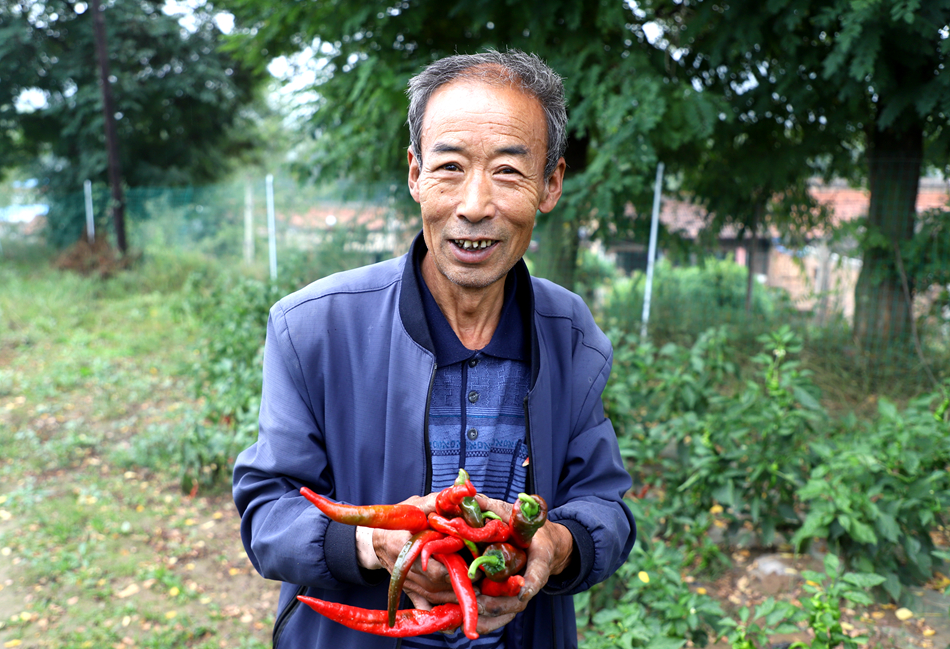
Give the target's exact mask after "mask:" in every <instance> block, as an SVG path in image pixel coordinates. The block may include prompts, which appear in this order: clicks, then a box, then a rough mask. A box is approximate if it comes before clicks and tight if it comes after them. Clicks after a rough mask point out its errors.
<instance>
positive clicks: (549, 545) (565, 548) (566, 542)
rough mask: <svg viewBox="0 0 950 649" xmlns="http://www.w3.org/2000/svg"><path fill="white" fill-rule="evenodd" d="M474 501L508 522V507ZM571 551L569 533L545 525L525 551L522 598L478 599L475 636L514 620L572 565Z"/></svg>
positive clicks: (557, 526) (549, 523) (483, 499)
mask: <svg viewBox="0 0 950 649" xmlns="http://www.w3.org/2000/svg"><path fill="white" fill-rule="evenodd" d="M477 500H478V504H479V505H480V506H481V508H482V510H483V511H490V512H493V513H495V514H497V515H498V516H500V517H501V518H502V520H504V521H508V519H510V518H511V503H506V502H504V501H501V500H495V499H492V498H488V497H486V496H482V495H479V496H477ZM573 549H574V537H573V536H571V532H570V530H568V529H567V528H566V527H564V526H563V525H560V524H558V523H554V522H552V521H546V522H545V523H544V525H543V526H542V527H541V529H539V530H538V531H537V533H535V535H534V538H533V539H531V545H530V546H529V547H528V549H527V550H526V552H527V554H528V563H527V565H526V566H525V573H524V587H523V588H522V589H521V594H520V595H519V596H518V597H489V596H487V595H479V596H478V609H479V611H478V612H479V616H478V632H479V633H487V632H489V631H493V630H494V629H497V628H499V627H501V626H503V625H505V624H507V623H508V622H510V621H511V620H512V619H514V617H515V615H516V614H517V613H520V612H521V611H523V610H524V609H525V607H526V606H527V605H528V602H530V601H531V598H532V597H534V596H535V595H537V594H538V592H539V591H540V590H541V589H542V588H543V587H544V585H545V584H547V583H548V579H549V578H550V577H551V575H557V574H560V573H562V572H564V570H565V569H566V568H567V567H568V565H569V564H570V562H571V552H572V550H573Z"/></svg>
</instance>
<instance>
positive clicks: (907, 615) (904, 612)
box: [894, 608, 914, 622]
mask: <svg viewBox="0 0 950 649" xmlns="http://www.w3.org/2000/svg"><path fill="white" fill-rule="evenodd" d="M894 615H895V616H896V617H897V619H898V620H900V621H901V622H906V621H907V620H909V619H911V618H912V617H914V614H913V613H912V612H911V611H910V609H907V608H899V609H897V610H896V611H894Z"/></svg>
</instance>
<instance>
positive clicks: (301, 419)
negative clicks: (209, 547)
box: [233, 303, 370, 588]
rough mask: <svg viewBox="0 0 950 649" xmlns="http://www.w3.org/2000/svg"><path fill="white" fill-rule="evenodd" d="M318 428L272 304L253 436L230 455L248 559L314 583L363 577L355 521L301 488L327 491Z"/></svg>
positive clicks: (274, 573) (271, 574)
mask: <svg viewBox="0 0 950 649" xmlns="http://www.w3.org/2000/svg"><path fill="white" fill-rule="evenodd" d="M329 476H330V471H329V467H328V463H327V457H326V453H325V443H324V436H323V431H322V430H321V429H320V426H319V425H318V417H317V416H316V415H315V409H314V407H313V404H312V403H311V400H310V398H309V396H308V391H307V388H306V383H305V381H304V376H303V372H302V370H301V365H300V362H299V359H298V357H297V353H296V351H295V350H294V346H293V341H292V340H291V338H290V334H289V331H288V328H287V324H286V319H285V316H284V312H283V310H282V309H281V307H280V304H279V303H278V304H277V305H275V306H274V307H273V308H272V309H271V314H270V318H269V319H268V323H267V340H266V343H265V345H264V375H263V392H262V395H261V411H260V426H259V435H258V440H257V442H256V443H255V444H253V445H252V446H251V447H250V448H248V449H247V450H245V451H244V452H242V453H241V454H240V455H239V456H238V458H237V461H236V462H235V466H234V482H233V495H234V502H235V504H236V505H237V508H238V512H239V513H240V515H241V538H242V540H243V542H244V548H245V550H246V551H247V555H248V557H249V558H250V560H251V563H252V564H253V565H254V567H255V568H256V569H257V571H258V572H260V573H261V575H262V576H264V577H265V578H267V579H274V580H278V581H285V582H289V583H293V584H299V585H305V586H314V587H318V588H342V587H345V586H349V585H352V584H362V585H369V583H370V582H368V581H367V579H366V577H368V576H369V575H370V573H366V572H365V571H363V570H362V569H361V568H360V567H359V563H358V560H357V557H356V540H355V530H356V528H355V527H352V526H349V525H341V524H339V523H335V522H332V521H330V520H329V519H328V518H327V517H326V516H324V515H323V514H322V513H321V512H320V511H319V510H318V509H317V508H316V507H314V506H313V505H311V504H310V503H309V502H308V501H307V500H306V499H304V498H303V496H301V495H300V487H301V486H307V487H309V488H311V489H313V490H314V491H316V492H318V493H322V494H325V495H327V496H328V497H332V493H330V492H331V488H332V484H331V480H330V478H329Z"/></svg>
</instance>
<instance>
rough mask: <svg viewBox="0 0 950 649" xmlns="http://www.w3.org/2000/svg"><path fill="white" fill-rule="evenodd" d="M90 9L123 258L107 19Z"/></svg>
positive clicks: (114, 215)
mask: <svg viewBox="0 0 950 649" xmlns="http://www.w3.org/2000/svg"><path fill="white" fill-rule="evenodd" d="M90 8H91V9H92V12H91V13H92V18H93V29H94V31H95V38H96V56H97V58H98V59H99V78H100V81H101V83H102V113H103V117H104V118H105V122H106V150H107V154H108V160H109V186H110V187H111V188H112V222H113V224H114V225H115V238H116V245H117V246H118V248H119V252H121V253H122V255H123V256H124V255H125V254H126V253H127V252H128V248H129V247H128V244H127V243H126V239H125V197H124V195H123V192H122V165H121V163H120V161H119V138H118V135H116V129H115V108H114V102H113V101H112V83H111V82H110V81H109V77H110V74H109V50H108V47H106V27H105V18H104V16H103V13H102V10H103V8H102V7H101V6H100V5H99V0H92V2H91V4H90Z"/></svg>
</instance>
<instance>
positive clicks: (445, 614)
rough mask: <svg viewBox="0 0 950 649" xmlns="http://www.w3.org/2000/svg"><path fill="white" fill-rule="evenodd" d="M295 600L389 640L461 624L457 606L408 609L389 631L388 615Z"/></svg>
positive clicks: (319, 601) (399, 614) (309, 599)
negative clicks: (425, 609) (424, 609)
mask: <svg viewBox="0 0 950 649" xmlns="http://www.w3.org/2000/svg"><path fill="white" fill-rule="evenodd" d="M297 599H299V600H300V601H301V602H303V603H304V604H306V605H307V606H309V607H310V608H312V609H313V610H315V611H316V612H317V613H320V614H321V615H324V616H326V617H327V618H328V619H330V620H333V621H334V622H339V623H340V624H342V625H343V626H345V627H347V628H350V629H355V630H356V631H364V632H366V633H372V634H375V635H381V636H386V637H388V638H408V637H409V636H417V635H426V634H428V633H435V632H437V631H445V630H446V629H452V628H455V627H457V626H458V625H459V624H461V623H462V621H463V618H462V608H461V607H460V606H459V605H458V604H442V605H440V606H436V607H435V608H433V609H432V610H431V611H423V610H421V609H417V608H410V609H405V610H402V611H399V612H397V613H396V625H395V626H394V627H392V628H390V626H389V623H388V620H387V618H388V615H389V614H388V613H387V612H386V611H374V610H370V609H366V608H358V607H356V606H347V605H345V604H337V603H335V602H327V601H324V600H322V599H317V598H316V597H307V596H306V595H298V596H297Z"/></svg>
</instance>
